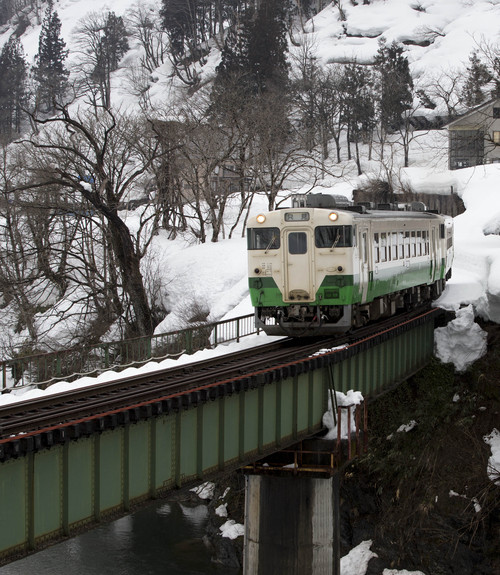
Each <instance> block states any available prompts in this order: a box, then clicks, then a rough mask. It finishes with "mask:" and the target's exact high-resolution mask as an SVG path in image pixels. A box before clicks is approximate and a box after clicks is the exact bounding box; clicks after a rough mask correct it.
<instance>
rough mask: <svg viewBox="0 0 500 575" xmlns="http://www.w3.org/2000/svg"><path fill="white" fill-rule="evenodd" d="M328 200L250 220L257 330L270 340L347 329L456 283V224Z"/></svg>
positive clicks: (297, 203) (295, 202) (307, 199)
mask: <svg viewBox="0 0 500 575" xmlns="http://www.w3.org/2000/svg"><path fill="white" fill-rule="evenodd" d="M343 204H344V205H342V203H340V207H339V208H338V207H337V206H339V201H338V199H336V198H335V197H334V196H327V195H323V194H318V195H303V196H294V197H293V198H292V207H290V208H282V209H278V210H276V211H273V212H268V213H262V214H260V215H258V216H257V217H253V218H251V219H249V222H248V273H249V287H250V296H251V300H252V305H253V306H254V308H255V318H256V325H257V326H258V327H260V328H262V329H263V330H264V331H265V332H266V333H268V334H270V335H292V336H293V335H295V336H303V335H323V334H336V333H343V332H347V331H349V330H351V329H353V328H356V327H360V326H362V325H365V324H366V323H367V322H369V321H376V320H378V319H381V318H384V317H388V316H391V315H394V314H395V313H397V311H398V310H404V309H410V308H411V307H415V306H417V305H420V304H423V303H425V302H431V301H432V300H433V299H435V298H437V297H438V296H439V295H440V294H441V292H442V290H443V289H444V286H445V282H446V280H447V279H449V277H450V276H451V264H452V259H453V221H452V218H451V217H448V216H442V215H438V214H436V213H431V212H429V211H426V210H425V209H423V206H422V205H421V204H418V205H417V206H416V207H418V208H419V211H409V210H408V206H405V207H404V209H401V207H398V208H397V209H395V207H393V206H391V207H392V208H393V209H390V210H387V209H385V210H379V209H366V207H365V206H350V205H346V204H348V202H344V203H343Z"/></svg>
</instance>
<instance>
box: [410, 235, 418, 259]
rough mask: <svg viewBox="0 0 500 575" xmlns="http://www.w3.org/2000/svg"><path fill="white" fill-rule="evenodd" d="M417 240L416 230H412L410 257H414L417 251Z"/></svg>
mask: <svg viewBox="0 0 500 575" xmlns="http://www.w3.org/2000/svg"><path fill="white" fill-rule="evenodd" d="M415 242H416V237H415V232H412V233H411V242H410V245H411V252H410V257H412V258H414V257H415V254H416V253H417V252H416V249H415V248H416V245H415Z"/></svg>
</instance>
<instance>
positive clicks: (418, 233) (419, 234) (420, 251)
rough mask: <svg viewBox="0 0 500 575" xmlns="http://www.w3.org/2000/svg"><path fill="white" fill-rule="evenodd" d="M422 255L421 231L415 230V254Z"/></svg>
mask: <svg viewBox="0 0 500 575" xmlns="http://www.w3.org/2000/svg"><path fill="white" fill-rule="evenodd" d="M421 255H422V232H417V256H421Z"/></svg>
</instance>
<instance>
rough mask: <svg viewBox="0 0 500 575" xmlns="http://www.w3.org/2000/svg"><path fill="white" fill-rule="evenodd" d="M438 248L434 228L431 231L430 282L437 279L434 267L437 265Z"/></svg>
mask: <svg viewBox="0 0 500 575" xmlns="http://www.w3.org/2000/svg"><path fill="white" fill-rule="evenodd" d="M437 252H438V246H437V237H436V228H435V227H432V229H431V266H430V267H431V280H432V281H435V280H436V279H437V277H438V275H437V269H436V265H437V263H438V253H437Z"/></svg>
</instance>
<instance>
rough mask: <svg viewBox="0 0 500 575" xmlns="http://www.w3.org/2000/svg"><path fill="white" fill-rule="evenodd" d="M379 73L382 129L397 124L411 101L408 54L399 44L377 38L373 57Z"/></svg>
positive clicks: (396, 125) (388, 130)
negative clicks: (388, 42)
mask: <svg viewBox="0 0 500 575" xmlns="http://www.w3.org/2000/svg"><path fill="white" fill-rule="evenodd" d="M374 64H375V69H376V70H377V71H378V73H379V82H380V85H379V94H378V96H379V110H380V122H381V125H382V129H383V130H384V131H385V132H391V131H393V130H395V129H397V128H398V126H399V125H400V123H401V118H402V115H403V114H404V112H407V111H408V110H410V109H411V107H412V103H413V95H412V90H413V79H412V77H411V74H410V66H409V64H408V58H406V56H404V55H403V48H402V47H401V46H398V44H397V43H396V42H393V43H392V44H391V45H390V46H388V45H387V44H386V43H385V41H384V40H382V41H381V42H380V45H379V49H378V52H377V54H376V56H375V60H374Z"/></svg>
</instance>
